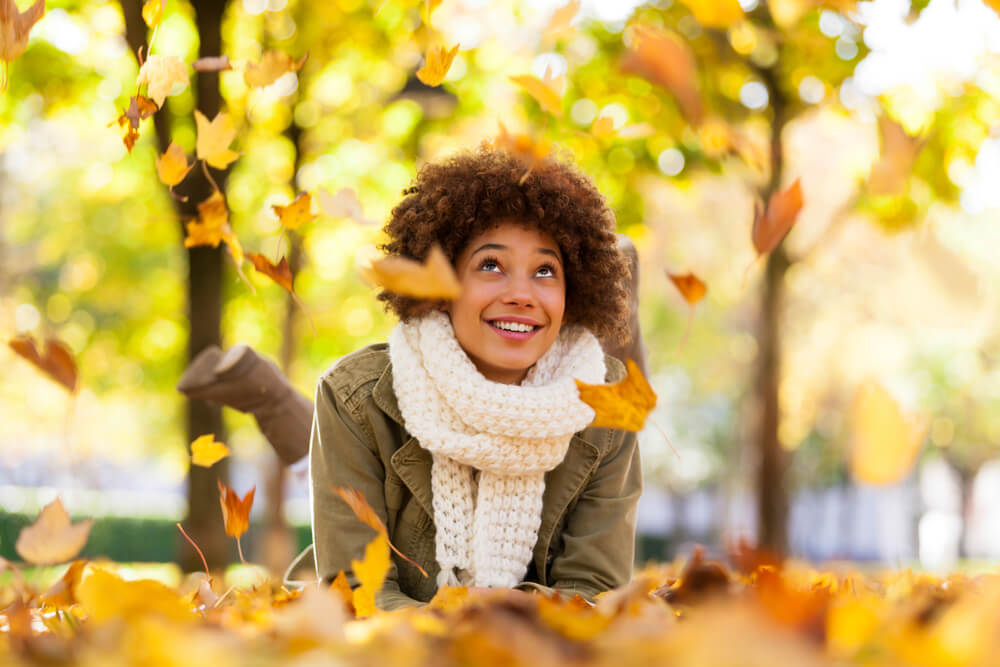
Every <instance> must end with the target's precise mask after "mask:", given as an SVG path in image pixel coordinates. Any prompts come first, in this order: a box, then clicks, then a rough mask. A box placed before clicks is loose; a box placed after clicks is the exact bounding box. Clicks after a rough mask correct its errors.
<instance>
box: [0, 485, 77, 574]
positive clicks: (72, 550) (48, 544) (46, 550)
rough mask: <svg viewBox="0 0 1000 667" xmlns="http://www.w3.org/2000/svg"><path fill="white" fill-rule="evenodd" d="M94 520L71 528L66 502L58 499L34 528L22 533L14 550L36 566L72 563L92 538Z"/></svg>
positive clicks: (26, 527)
mask: <svg viewBox="0 0 1000 667" xmlns="http://www.w3.org/2000/svg"><path fill="white" fill-rule="evenodd" d="M91 523H92V521H91V520H90V519H84V520H83V521H81V522H80V523H76V524H71V523H70V520H69V514H68V513H67V512H66V508H65V507H63V504H62V501H61V500H59V498H56V499H55V500H53V501H52V502H51V503H49V504H48V505H46V506H45V507H43V508H42V511H41V512H39V514H38V518H37V519H35V522H34V523H33V524H31V525H30V526H25V527H24V528H22V529H21V533H20V535H18V536H17V542H16V543H15V544H14V548H15V549H16V550H17V553H18V554H19V555H20V556H21V558H23V559H24V560H26V561H28V562H29V563H32V564H34V565H55V564H56V563H63V562H65V561H68V560H70V559H71V558H73V557H74V556H76V555H77V554H78V553H80V550H81V549H83V547H84V545H85V544H86V543H87V537H88V536H89V535H90V525H91Z"/></svg>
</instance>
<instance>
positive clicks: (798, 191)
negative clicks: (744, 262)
mask: <svg viewBox="0 0 1000 667" xmlns="http://www.w3.org/2000/svg"><path fill="white" fill-rule="evenodd" d="M800 210H802V183H801V179H798V178H796V179H795V182H794V183H792V184H791V185H790V186H788V187H787V188H786V189H784V190H781V191H779V192H775V193H774V194H773V195H771V201H769V202H768V203H767V210H765V211H764V213H763V214H758V215H757V216H756V217H755V219H754V221H753V232H752V237H753V247H754V248H756V250H757V254H758V255H766V254H767V253H769V252H771V251H772V250H774V249H775V248H777V247H778V244H779V243H781V240H782V239H783V238H785V235H786V234H788V232H789V230H791V228H792V225H794V224H795V220H796V218H797V217H798V215H799V211H800Z"/></svg>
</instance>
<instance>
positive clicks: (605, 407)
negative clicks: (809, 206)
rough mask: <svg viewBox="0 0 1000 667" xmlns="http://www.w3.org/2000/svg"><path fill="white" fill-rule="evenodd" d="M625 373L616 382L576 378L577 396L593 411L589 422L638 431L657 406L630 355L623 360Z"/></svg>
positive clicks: (647, 384)
mask: <svg viewBox="0 0 1000 667" xmlns="http://www.w3.org/2000/svg"><path fill="white" fill-rule="evenodd" d="M625 367H626V369H627V371H628V373H627V374H626V376H625V379H624V380H622V381H621V382H618V383H616V384H586V383H584V382H580V381H579V380H576V387H577V389H578V390H579V391H580V400H581V401H583V402H584V403H586V404H587V405H589V406H590V407H592V408H593V409H594V412H595V413H596V414H595V416H594V421H593V422H591V426H597V427H600V428H617V429H622V430H624V431H641V430H642V426H643V424H644V423H645V422H646V415H648V414H649V413H650V411H651V410H652V409H653V408H654V407H655V406H656V394H655V393H654V392H653V389H652V387H650V386H649V383H648V382H646V378H645V377H643V375H642V371H640V370H639V366H638V365H636V363H635V362H634V361H632V360H631V359H626V360H625Z"/></svg>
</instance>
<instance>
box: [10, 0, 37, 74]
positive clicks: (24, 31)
mask: <svg viewBox="0 0 1000 667" xmlns="http://www.w3.org/2000/svg"><path fill="white" fill-rule="evenodd" d="M44 15H45V0H35V2H34V4H32V5H31V6H30V7H28V8H27V9H26V10H24V11H23V12H19V11H18V10H17V3H15V2H14V0H0V37H2V38H0V60H3V61H4V62H5V63H9V62H10V61H12V60H14V59H15V58H17V57H18V56H19V55H21V54H22V53H24V49H25V48H26V47H27V46H28V33H30V32H31V28H32V27H33V26H34V25H35V24H36V23H38V22H39V21H40V20H41V18H42V17H43V16H44ZM5 67H6V65H5ZM3 78H4V81H3V83H4V86H6V77H3Z"/></svg>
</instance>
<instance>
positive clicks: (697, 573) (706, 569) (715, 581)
mask: <svg viewBox="0 0 1000 667" xmlns="http://www.w3.org/2000/svg"><path fill="white" fill-rule="evenodd" d="M729 581H730V580H729V572H728V571H727V570H726V567H725V566H724V565H723V564H722V563H718V562H715V561H710V560H705V547H703V546H701V545H698V546H696V547H695V548H694V551H692V553H691V558H690V559H689V560H688V562H687V565H685V566H684V571H683V572H682V573H681V578H680V579H678V580H677V581H674V582H672V583H670V584H666V585H664V586H662V587H661V588H659V589H658V590H656V591H655V592H654V593H653V595H655V596H657V597H659V598H663V599H664V600H666V601H667V602H669V603H670V604H682V605H692V604H695V603H697V602H701V601H703V600H704V599H705V598H707V597H712V596H715V595H719V594H725V593H726V592H727V591H728V590H729Z"/></svg>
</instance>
